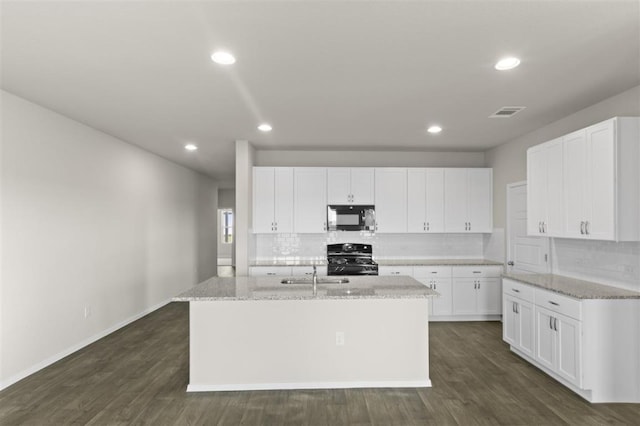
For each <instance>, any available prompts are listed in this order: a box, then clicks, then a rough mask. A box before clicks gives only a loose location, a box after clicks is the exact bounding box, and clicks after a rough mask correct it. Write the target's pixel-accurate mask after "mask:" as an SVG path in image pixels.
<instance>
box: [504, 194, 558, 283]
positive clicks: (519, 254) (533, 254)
mask: <svg viewBox="0 0 640 426" xmlns="http://www.w3.org/2000/svg"><path fill="white" fill-rule="evenodd" d="M507 272H510V273H548V272H549V239H548V238H546V237H532V236H529V235H528V234H527V184H526V182H518V183H513V184H509V185H507Z"/></svg>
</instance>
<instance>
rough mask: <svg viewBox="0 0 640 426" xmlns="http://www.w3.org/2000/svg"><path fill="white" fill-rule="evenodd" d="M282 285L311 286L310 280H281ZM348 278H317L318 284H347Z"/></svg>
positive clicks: (311, 281) (311, 280)
mask: <svg viewBox="0 0 640 426" xmlns="http://www.w3.org/2000/svg"><path fill="white" fill-rule="evenodd" d="M280 282H281V283H282V284H309V285H311V284H313V279H312V278H283V279H282V280H281V281H280ZM348 282H349V278H318V281H317V283H318V284H347V283H348Z"/></svg>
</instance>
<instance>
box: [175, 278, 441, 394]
mask: <svg viewBox="0 0 640 426" xmlns="http://www.w3.org/2000/svg"><path fill="white" fill-rule="evenodd" d="M348 279H349V283H346V284H322V283H320V284H318V286H317V291H316V293H315V294H314V292H313V288H312V285H311V284H281V282H280V281H281V278H278V277H234V278H217V277H214V278H211V279H209V280H207V281H204V282H202V283H200V284H198V285H197V286H195V287H194V288H192V289H191V290H189V291H187V292H185V293H183V294H181V295H179V296H177V297H175V298H174V299H173V300H174V301H179V302H189V337H190V341H189V363H190V366H189V370H190V371H189V385H188V387H187V390H188V391H190V392H197V391H227V390H256V389H314V388H357V387H429V386H431V381H430V379H429V331H428V330H429V318H428V316H429V312H428V310H429V299H430V298H432V297H434V296H437V295H438V293H437V292H435V291H434V290H431V289H429V288H428V287H427V286H425V285H423V284H421V283H420V282H418V281H416V280H415V279H413V278H410V277H404V276H400V277H378V276H374V277H348Z"/></svg>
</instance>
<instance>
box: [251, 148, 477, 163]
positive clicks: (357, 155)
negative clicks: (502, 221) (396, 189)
mask: <svg viewBox="0 0 640 426" xmlns="http://www.w3.org/2000/svg"><path fill="white" fill-rule="evenodd" d="M484 162H485V158H484V153H483V152H438V151H436V152H428V151H287V150H270V151H256V153H255V165H256V166H272V167H275V166H282V167H314V166H316V167H484Z"/></svg>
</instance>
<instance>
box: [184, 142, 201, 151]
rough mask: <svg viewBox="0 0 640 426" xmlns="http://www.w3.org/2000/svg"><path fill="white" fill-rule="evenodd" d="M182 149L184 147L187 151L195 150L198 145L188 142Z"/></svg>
mask: <svg viewBox="0 0 640 426" xmlns="http://www.w3.org/2000/svg"><path fill="white" fill-rule="evenodd" d="M184 149H186V150H187V151H195V150H196V149H198V147H197V146H195V145H194V144H192V143H188V144H186V145H185V146H184Z"/></svg>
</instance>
